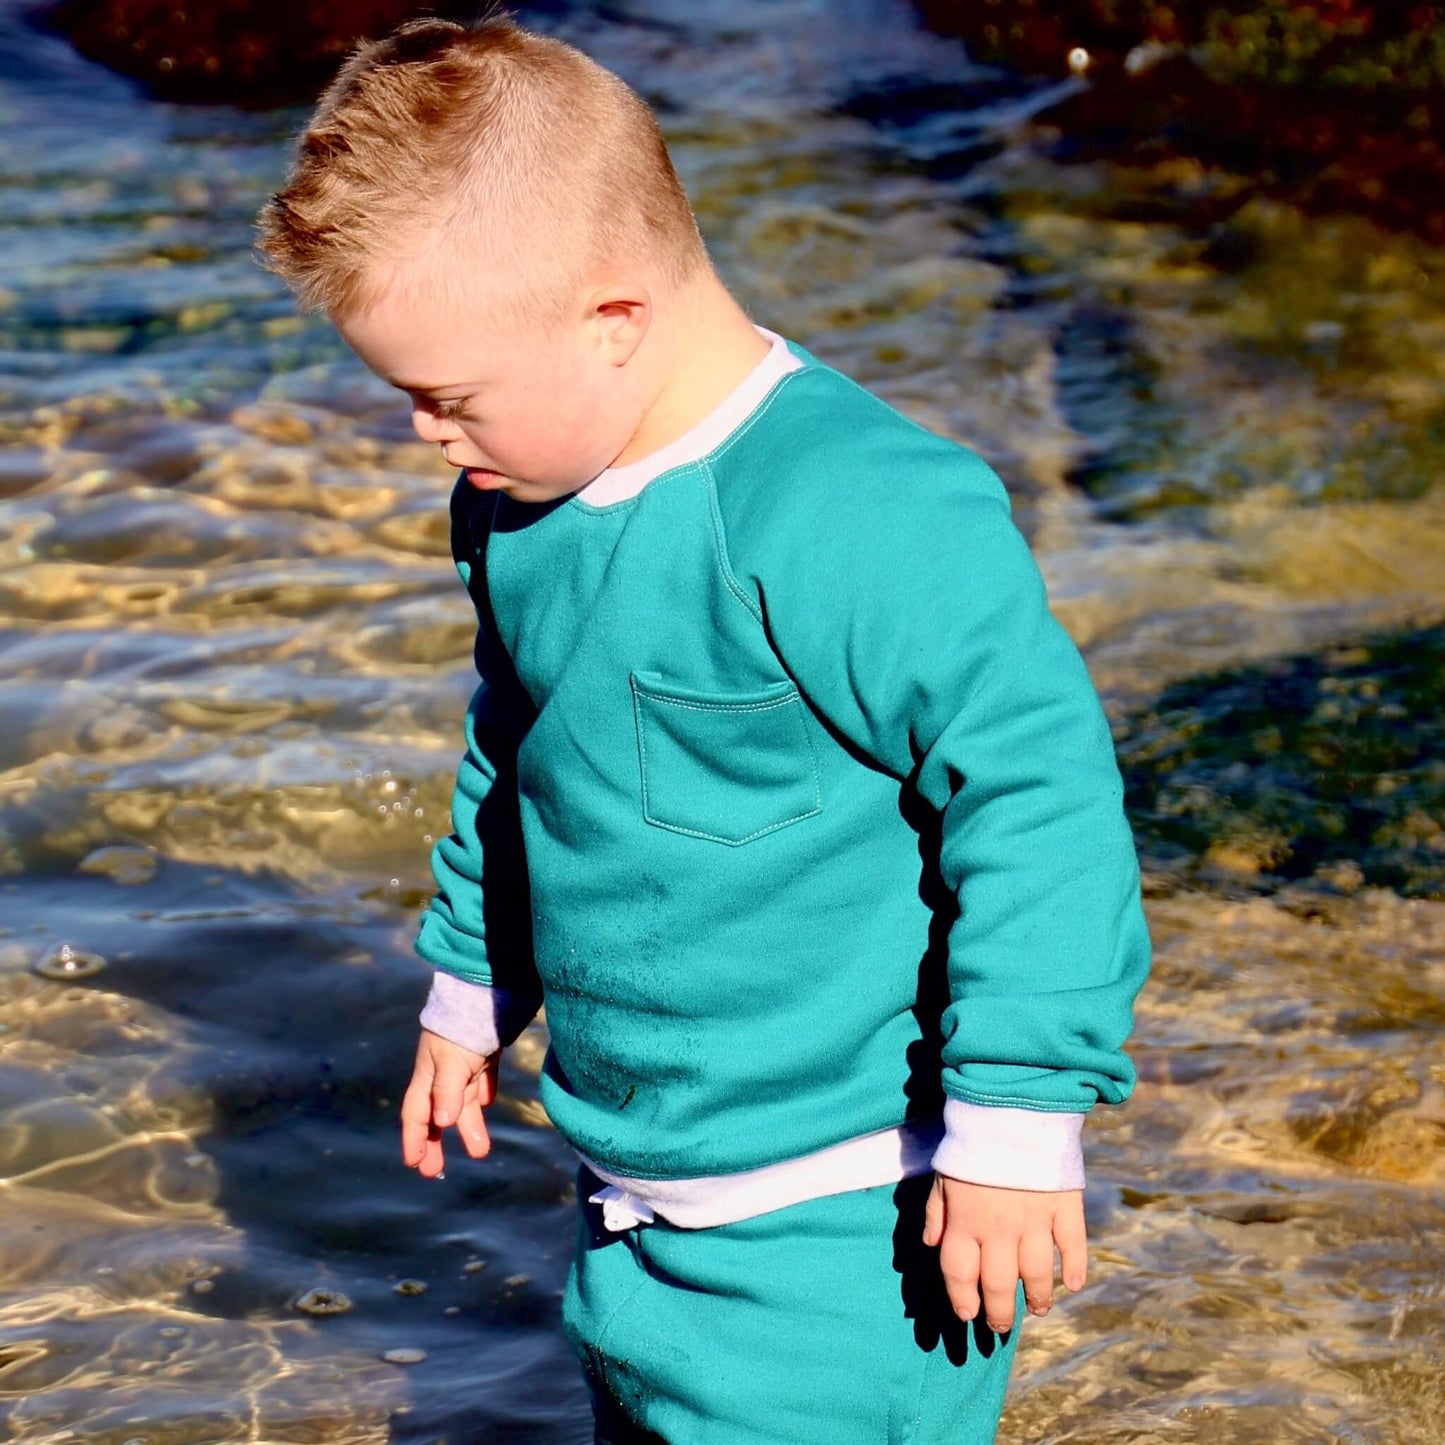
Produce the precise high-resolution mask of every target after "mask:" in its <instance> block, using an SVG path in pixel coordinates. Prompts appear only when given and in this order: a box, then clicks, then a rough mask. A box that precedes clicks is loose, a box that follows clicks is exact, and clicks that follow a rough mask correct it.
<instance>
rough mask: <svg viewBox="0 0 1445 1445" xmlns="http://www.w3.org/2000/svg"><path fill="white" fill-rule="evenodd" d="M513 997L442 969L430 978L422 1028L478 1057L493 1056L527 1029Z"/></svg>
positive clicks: (422, 1012) (423, 1009)
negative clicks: (519, 1016) (480, 1055)
mask: <svg viewBox="0 0 1445 1445" xmlns="http://www.w3.org/2000/svg"><path fill="white" fill-rule="evenodd" d="M522 1007H523V1006H522V1005H520V1004H519V1003H518V1001H517V999H516V997H515V996H514V995H513V994H512V993H510V992H509V991H508V990H507V989H504V988H493V987H492V986H491V985H490V984H485V983H472V982H470V981H469V980H468V979H465V978H458V977H457V975H456V974H454V973H446V972H445V971H444V970H442V969H437V971H436V972H435V973H434V974H433V975H432V981H431V992H430V993H429V994H428V995H427V1001H426V1004H425V1006H424V1007H423V1008H422V1011H421V1018H420V1023H421V1026H422V1028H424V1029H426V1030H427V1031H428V1032H430V1033H434V1034H437V1035H439V1036H440V1037H441V1038H444V1039H448V1040H450V1041H451V1042H452V1043H454V1044H460V1045H461V1046H462V1048H464V1049H471V1050H472V1051H473V1052H474V1053H478V1054H495V1053H497V1052H498V1051H499V1050H500V1049H501V1048H502V1047H503V1045H504V1044H508V1043H511V1041H512V1040H513V1039H514V1038H515V1037H516V1036H517V1035H518V1034H519V1033H521V1031H522V1030H523V1029H524V1028H526V1027H527V1023H528V1021H529V1020H528V1019H519V1018H518V1015H519V1014H520V1012H521V1010H522Z"/></svg>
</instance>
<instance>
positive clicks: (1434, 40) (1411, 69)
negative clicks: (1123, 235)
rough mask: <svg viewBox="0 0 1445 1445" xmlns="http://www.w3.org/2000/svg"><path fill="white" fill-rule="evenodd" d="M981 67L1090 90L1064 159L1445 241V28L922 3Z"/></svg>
mask: <svg viewBox="0 0 1445 1445" xmlns="http://www.w3.org/2000/svg"><path fill="white" fill-rule="evenodd" d="M915 3H916V5H917V7H918V9H919V11H920V12H921V13H922V15H923V17H924V19H925V21H926V22H927V23H928V24H929V25H930V26H931V27H933V28H934V29H936V30H938V31H940V32H942V33H944V34H948V35H957V36H960V37H961V38H963V39H964V40H965V42H966V43H967V44H968V47H969V50H970V52H971V53H972V54H973V55H975V56H976V57H977V58H979V59H981V60H984V61H989V62H995V63H1003V64H1006V65H1009V66H1012V67H1018V68H1021V69H1024V70H1028V71H1034V72H1042V73H1044V74H1054V75H1066V74H1069V73H1073V74H1075V75H1078V76H1081V77H1084V78H1086V79H1087V80H1088V81H1089V82H1090V83H1089V84H1088V85H1087V86H1085V87H1084V88H1082V89H1081V90H1079V91H1078V92H1075V93H1071V94H1069V95H1067V96H1066V97H1065V98H1064V99H1063V100H1062V101H1061V102H1060V103H1058V104H1056V105H1053V106H1051V107H1049V109H1048V110H1047V111H1046V112H1043V113H1042V114H1041V115H1040V117H1039V118H1040V119H1041V120H1043V121H1045V122H1046V123H1047V124H1048V125H1050V126H1052V127H1055V128H1057V131H1058V133H1059V135H1060V137H1061V145H1060V148H1059V149H1060V154H1061V156H1063V157H1064V158H1069V159H1076V160H1086V159H1089V158H1091V157H1093V156H1099V155H1109V156H1114V157H1119V158H1124V159H1131V160H1137V161H1143V162H1146V163H1151V162H1158V161H1161V160H1165V159H1167V158H1168V157H1171V156H1177V155H1186V156H1197V157H1200V158H1202V159H1204V160H1206V161H1208V162H1210V163H1211V164H1215V165H1220V166H1224V167H1226V168H1227V169H1229V170H1232V171H1236V172H1238V173H1240V174H1243V175H1248V176H1251V177H1253V178H1254V179H1255V180H1256V181H1257V183H1258V184H1259V186H1260V187H1261V188H1262V189H1263V190H1264V191H1265V192H1266V193H1268V194H1271V195H1275V196H1282V197H1287V198H1289V199H1290V200H1292V201H1294V202H1296V203H1298V204H1301V205H1303V206H1305V207H1306V208H1307V209H1310V210H1341V209H1343V210H1357V211H1361V212H1364V213H1367V214H1369V215H1372V216H1374V217H1376V218H1377V219H1379V220H1381V221H1383V222H1385V223H1387V224H1391V225H1396V226H1400V227H1403V228H1410V229H1416V230H1418V231H1420V232H1421V233H1422V234H1424V235H1426V236H1427V237H1429V238H1430V239H1432V240H1433V241H1436V242H1440V241H1442V240H1445V197H1442V195H1441V184H1442V182H1445V25H1442V23H1441V21H1442V12H1441V9H1440V7H1439V6H1438V5H1384V4H1378V3H1377V4H1368V3H1365V0H1168V3H1164V0H1055V3H1051V4H1048V5H1042V4H1038V3H1035V0H989V3H988V4H986V5H970V4H964V3H961V0H915Z"/></svg>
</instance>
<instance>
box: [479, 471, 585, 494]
mask: <svg viewBox="0 0 1445 1445" xmlns="http://www.w3.org/2000/svg"><path fill="white" fill-rule="evenodd" d="M462 475H463V476H465V477H466V479H467V481H468V482H470V483H471V484H472V486H474V487H475V488H476V489H477V490H478V491H479V492H505V493H506V494H507V495H508V496H509V497H511V498H512V499H513V500H514V501H518V502H555V501H556V500H557V499H558V498H559V497H568V496H571V495H572V493H573V492H575V491H576V490H577V489H576V488H575V487H568V486H566V485H563V484H559V483H555V482H528V481H523V480H522V479H521V478H519V477H509V476H508V475H507V474H506V473H505V472H493V471H489V470H488V469H487V468H486V467H463V468H462Z"/></svg>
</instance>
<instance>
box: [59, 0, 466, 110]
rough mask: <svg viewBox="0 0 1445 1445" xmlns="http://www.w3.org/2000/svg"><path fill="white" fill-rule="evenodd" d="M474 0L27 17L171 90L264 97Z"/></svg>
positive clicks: (302, 89) (162, 90)
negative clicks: (406, 25) (364, 43)
mask: <svg viewBox="0 0 1445 1445" xmlns="http://www.w3.org/2000/svg"><path fill="white" fill-rule="evenodd" d="M476 8H477V7H475V6H465V7H463V6H456V5H452V6H448V5H445V4H430V5H424V4H419V3H417V0H335V3H329V4H328V3H324V0H298V3H292V4H289V5H276V4H272V3H268V0H209V3H205V4H195V3H193V0H192V3H186V0H180V3H177V0H53V3H48V4H43V5H39V6H36V7H35V9H34V10H32V12H31V14H32V18H33V19H35V20H36V22H37V23H38V24H40V25H41V26H43V27H44V28H46V29H49V30H54V31H56V32H58V33H59V34H61V35H64V36H65V37H66V38H67V39H68V40H70V42H71V43H72V44H73V45H74V46H75V48H76V49H77V50H78V51H80V53H81V54H82V55H84V56H86V57H87V58H88V59H90V60H95V61H98V62H99V63H100V64H101V65H104V66H106V67H108V68H109V69H111V70H116V71H119V72H120V73H121V74H122V75H129V76H133V77H134V78H135V79H137V80H139V81H141V82H142V83H143V84H144V85H145V86H146V88H147V89H149V90H151V91H153V92H154V93H155V94H157V95H161V96H165V97H166V98H168V99H172V100H187V101H212V102H218V103H220V102H225V103H233V102H240V103H242V104H246V105H266V104H275V103H278V102H284V101H288V100H302V99H305V98H306V97H308V96H310V95H312V94H314V93H315V92H316V91H318V90H319V89H320V88H321V86H322V85H324V84H325V82H326V81H327V79H328V78H329V77H330V76H331V74H332V72H333V71H334V70H335V69H336V68H337V67H338V66H339V65H340V64H341V61H342V59H343V58H344V57H345V56H346V54H347V52H348V51H349V50H350V49H351V48H352V46H353V45H355V44H356V42H357V41H358V40H360V39H363V38H365V37H371V36H378V35H385V34H386V33H387V32H388V31H390V30H392V29H393V28H394V27H395V26H397V25H399V24H401V22H402V21H404V20H409V19H412V18H414V17H416V16H418V15H423V14H426V15H436V14H447V13H449V12H457V13H458V14H460V15H466V16H471V15H474V14H475V13H476Z"/></svg>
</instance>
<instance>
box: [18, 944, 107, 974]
mask: <svg viewBox="0 0 1445 1445" xmlns="http://www.w3.org/2000/svg"><path fill="white" fill-rule="evenodd" d="M104 967H105V960H104V959H103V958H102V957H101V956H100V955H99V954H98V953H87V952H86V951H85V950H84V949H83V948H72V947H71V945H70V944H68V943H59V944H57V945H56V946H55V947H54V948H52V949H49V950H48V951H47V952H46V953H45V954H43V955H42V956H41V957H40V958H39V959H38V960H37V961H36V963H35V972H36V973H38V974H39V975H40V976H41V978H53V979H60V980H63V981H65V982H67V983H69V982H72V981H73V980H75V979H77V978H93V977H94V976H95V975H96V974H98V973H99V972H100V971H101V969H103V968H104Z"/></svg>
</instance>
